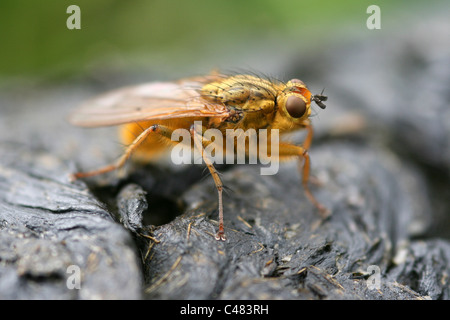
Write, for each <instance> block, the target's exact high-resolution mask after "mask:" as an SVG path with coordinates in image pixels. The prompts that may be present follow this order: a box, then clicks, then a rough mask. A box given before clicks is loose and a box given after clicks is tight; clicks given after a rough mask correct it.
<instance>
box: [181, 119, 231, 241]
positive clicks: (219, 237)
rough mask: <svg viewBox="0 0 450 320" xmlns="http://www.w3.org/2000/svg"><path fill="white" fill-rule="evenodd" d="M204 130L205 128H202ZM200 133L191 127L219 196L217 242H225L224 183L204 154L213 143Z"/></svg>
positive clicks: (193, 126)
mask: <svg viewBox="0 0 450 320" xmlns="http://www.w3.org/2000/svg"><path fill="white" fill-rule="evenodd" d="M202 129H204V128H203V127H202ZM198 131H199V130H197V129H196V127H195V125H192V126H191V128H190V132H191V136H192V138H193V140H194V147H195V148H197V150H198V151H199V152H201V155H202V158H203V160H204V161H205V164H206V166H207V168H208V170H209V172H210V173H211V176H212V178H213V180H214V184H215V185H216V188H217V193H218V195H219V231H218V232H217V233H216V240H222V241H225V240H226V239H227V238H226V236H225V231H224V228H223V203H222V191H223V183H222V180H221V179H220V177H219V174H218V173H217V170H216V168H214V165H213V163H212V161H211V159H209V158H208V156H207V155H206V154H205V152H203V150H204V145H207V144H209V143H211V141H208V140H206V139H203V136H202V135H201V134H200V133H199V132H198Z"/></svg>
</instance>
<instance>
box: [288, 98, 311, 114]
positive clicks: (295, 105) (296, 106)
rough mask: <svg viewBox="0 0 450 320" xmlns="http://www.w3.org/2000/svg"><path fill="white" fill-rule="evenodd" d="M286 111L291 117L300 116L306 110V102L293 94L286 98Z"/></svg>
mask: <svg viewBox="0 0 450 320" xmlns="http://www.w3.org/2000/svg"><path fill="white" fill-rule="evenodd" d="M286 111H287V112H288V113H289V115H290V116H291V117H292V118H301V117H302V116H303V115H304V114H305V112H306V102H305V101H303V99H301V98H299V97H295V96H290V97H289V98H287V100H286Z"/></svg>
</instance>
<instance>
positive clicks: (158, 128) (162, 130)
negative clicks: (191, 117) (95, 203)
mask: <svg viewBox="0 0 450 320" xmlns="http://www.w3.org/2000/svg"><path fill="white" fill-rule="evenodd" d="M172 132H173V130H172V129H170V128H168V127H166V126H162V125H158V124H154V125H152V126H150V127H148V128H147V129H145V130H144V131H142V132H141V133H140V134H139V135H138V136H137V137H136V139H134V141H133V142H132V143H131V144H130V145H129V146H128V147H127V148H126V150H125V152H124V154H123V155H122V156H121V157H120V158H119V159H118V160H117V162H116V163H114V164H110V165H107V166H105V167H102V168H99V169H97V170H93V171H87V172H77V173H74V174H73V175H72V176H71V178H72V180H76V179H79V178H86V177H92V176H96V175H99V174H103V173H107V172H110V171H113V170H116V169H119V168H121V167H122V166H123V165H124V164H125V162H126V161H127V160H128V159H129V158H130V156H131V154H132V153H133V151H134V150H136V148H137V147H139V145H140V144H141V143H142V142H143V141H144V140H145V138H147V136H148V135H149V134H151V133H157V134H160V135H162V136H164V137H166V138H168V139H170V138H171V136H172Z"/></svg>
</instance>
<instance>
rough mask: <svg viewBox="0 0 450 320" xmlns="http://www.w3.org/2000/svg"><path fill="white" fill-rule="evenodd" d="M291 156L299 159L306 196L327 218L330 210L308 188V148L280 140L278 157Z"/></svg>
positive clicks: (309, 164)
mask: <svg viewBox="0 0 450 320" xmlns="http://www.w3.org/2000/svg"><path fill="white" fill-rule="evenodd" d="M309 132H312V131H309ZM309 143H310V142H309ZM309 143H307V144H309ZM293 156H297V157H298V158H299V161H300V162H299V171H300V172H301V174H302V185H303V189H304V190H305V195H306V197H307V198H308V200H309V201H310V202H311V203H312V204H313V205H314V206H315V207H316V208H317V209H319V212H320V215H321V217H322V218H324V219H325V218H327V217H328V216H329V215H330V211H329V210H328V208H326V207H325V206H324V205H323V204H321V203H320V202H319V201H318V200H317V199H316V198H315V197H314V195H313V194H312V192H311V190H310V189H309V184H308V182H309V171H310V167H311V159H310V157H309V154H308V150H307V149H306V148H304V147H301V146H296V145H293V144H289V143H283V142H281V143H280V145H279V157H280V158H281V159H282V158H291V157H293ZM302 160H303V161H302Z"/></svg>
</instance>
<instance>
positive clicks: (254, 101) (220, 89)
mask: <svg viewBox="0 0 450 320" xmlns="http://www.w3.org/2000/svg"><path fill="white" fill-rule="evenodd" d="M277 91H278V90H277V88H276V84H274V83H271V82H270V81H268V80H265V79H260V78H257V77H253V76H246V75H239V76H234V77H229V78H225V79H223V80H221V81H216V82H212V83H209V84H206V85H204V86H203V88H202V89H201V90H200V93H201V96H202V97H203V98H204V99H205V100H207V101H210V102H213V103H222V104H224V105H226V106H229V107H230V108H234V109H242V110H261V109H262V108H263V107H264V106H267V104H264V101H267V100H270V101H274V100H275V97H276V93H277Z"/></svg>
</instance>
